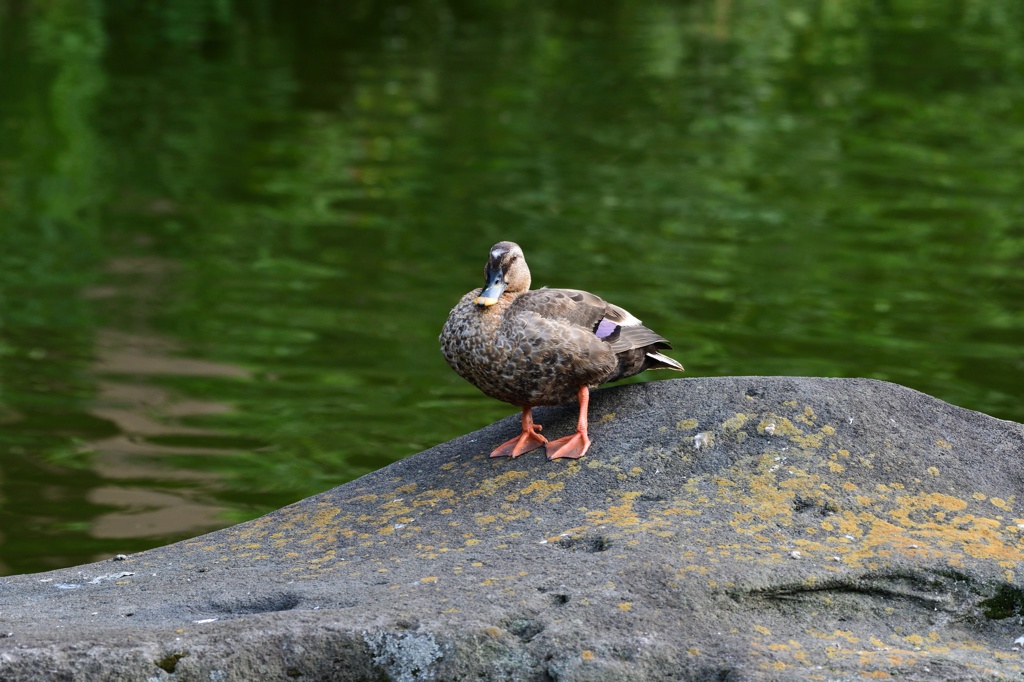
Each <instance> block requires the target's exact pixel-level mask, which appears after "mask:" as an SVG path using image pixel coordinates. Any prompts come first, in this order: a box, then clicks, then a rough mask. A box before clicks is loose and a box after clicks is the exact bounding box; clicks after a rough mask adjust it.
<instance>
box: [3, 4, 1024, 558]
mask: <svg viewBox="0 0 1024 682" xmlns="http://www.w3.org/2000/svg"><path fill="white" fill-rule="evenodd" d="M958 8H959V9H957V10H956V11H947V9H943V8H939V7H938V6H936V7H934V8H933V7H931V6H926V5H922V4H921V3H916V2H903V1H895V2H889V3H883V4H881V5H879V4H878V3H870V2H850V3H819V4H817V5H815V4H813V3H812V4H810V5H808V4H806V3H802V2H786V3H783V4H782V5H767V4H766V5H764V6H761V5H757V4H744V5H741V4H737V3H730V2H719V1H714V0H707V1H700V2H694V3H689V4H687V5H685V6H680V5H678V3H669V2H652V3H624V2H621V3H620V2H611V3H604V4H601V5H599V6H594V5H587V6H574V5H572V4H569V5H564V6H559V7H558V8H544V7H524V8H517V9H516V11H515V12H505V11H502V10H500V9H499V8H496V7H485V6H483V5H480V6H476V7H469V6H464V5H444V6H439V5H437V4H436V3H417V2H411V3H407V4H405V5H402V6H393V5H388V4H386V3H381V4H373V3H369V4H367V3H335V2H326V1H320V0H311V1H310V2H303V3H286V2H277V1H276V0H270V1H268V2H264V3H256V4H254V5H246V6H245V7H234V6H229V5H227V4H225V3H220V2H214V1H213V0H210V1H209V2H207V1H205V0H200V1H198V2H193V3H188V4H187V5H179V4H175V5H174V6H173V7H171V6H170V5H169V6H168V7H166V8H163V9H160V8H153V9H151V10H147V11H136V10H135V9H133V8H128V7H122V6H120V5H118V4H116V3H103V2H95V3H76V2H53V3H44V4H35V5H31V6H29V5H27V4H25V3H15V4H13V5H12V4H10V3H8V4H0V72H2V73H4V78H3V80H2V82H0V88H2V89H3V92H2V93H0V94H2V95H3V96H2V97H0V130H2V131H3V134H0V238H2V242H3V247H4V248H3V249H0V572H18V571H30V570H40V569H43V568H47V567H52V566H57V565H65V564H71V563H76V562H80V561H84V560H88V559H91V558H97V557H102V556H105V555H109V554H113V553H117V552H130V551H134V550H137V549H141V548H143V547H147V546H151V545H153V544H157V543H160V542H164V541H169V540H172V539H176V538H180V537H182V536H186V535H190V534H194V533H197V532H202V531H203V530H206V529H209V528H213V527H216V526H218V525H223V524H227V523H230V522H233V521H238V520H242V519H245V518H251V517H252V516H254V515H257V514H259V513H262V512H264V511H267V510H269V509H272V508H274V507H277V506H281V505H283V504H285V503H288V502H290V501H293V500H295V499H298V498H299V497H303V496H305V495H309V494H312V493H314V492H317V491H319V490H323V489H326V488H328V487H330V486H332V485H336V484H338V483H341V482H343V481H345V480H348V479H350V478H352V477H355V476H357V475H359V474H361V473H363V472H366V471H369V470H372V469H375V468H378V467H380V466H383V465H385V464H387V463H389V462H391V461H394V460H396V459H398V458H401V457H404V456H407V455H408V454H411V453H414V452H417V451H419V450H422V449H424V448H426V447H429V446H430V445H433V444H434V443H437V442H440V441H443V440H447V439H449V438H452V437H455V436H457V435H460V434H462V433H465V432H467V431H470V430H472V429H475V428H478V427H480V426H483V425H485V424H487V423H489V422H491V421H493V420H494V419H496V418H498V417H501V416H505V415H507V414H510V413H511V411H512V410H510V408H508V406H505V405H502V404H500V403H497V402H495V401H490V400H488V399H487V398H485V397H483V396H481V395H480V394H479V393H478V392H477V391H476V390H475V389H473V388H472V387H471V386H469V385H468V384H465V383H464V382H462V381H461V380H460V379H458V377H456V376H454V375H452V374H451V373H450V372H449V371H448V369H447V368H446V366H445V365H444V362H443V361H442V360H441V358H440V355H439V353H438V352H437V342H436V338H437V333H438V331H439V328H440V325H441V324H442V323H443V321H444V319H445V315H446V314H447V311H448V309H449V308H450V307H451V306H452V305H453V304H454V302H455V301H456V300H457V299H458V297H459V296H460V295H461V294H462V293H464V292H465V291H466V290H468V289H469V288H471V287H473V286H476V285H477V284H478V280H479V277H480V270H481V266H482V263H481V262H480V254H481V253H482V252H483V250H484V249H486V248H487V247H488V246H490V245H491V244H493V243H494V242H496V241H498V240H499V239H513V240H515V241H517V242H519V243H521V244H522V245H523V246H524V248H525V249H526V250H527V251H528V252H529V254H530V263H531V268H532V269H533V271H534V276H535V280H536V283H537V284H538V285H542V284H547V285H551V286H571V287H579V288H583V289H588V290H591V291H594V292H596V293H599V294H601V295H603V296H606V297H607V298H609V299H611V300H615V301H618V302H620V303H621V304H623V305H624V306H625V307H627V308H628V309H630V310H632V311H634V312H636V313H637V314H638V315H640V316H641V317H642V318H643V319H644V320H645V321H646V322H647V323H649V324H650V325H651V326H652V327H654V328H656V329H658V330H659V331H660V332H662V333H664V334H665V335H666V336H668V337H669V338H671V339H673V340H674V341H675V344H676V348H677V351H678V352H677V353H676V355H677V357H679V358H681V359H682V360H683V361H684V364H685V365H686V367H687V370H688V373H689V374H690V375H715V374H802V375H821V376H871V377H876V378H884V379H889V380H893V381H898V382H900V383H904V384H907V385H909V386H912V387H914V388H918V389H920V390H923V391H926V392H929V393H932V394H934V395H937V396H939V397H942V398H944V399H946V400H949V401H951V402H954V403H957V404H961V405H964V406H967V407H972V408H975V409H981V410H984V411H986V412H989V413H992V414H996V415H997V416H1001V417H1004V418H1011V419H1016V420H1024V407H1022V405H1021V403H1020V401H1019V394H1020V386H1021V385H1024V357H1022V355H1021V353H1020V348H1021V345H1022V341H1024V304H1022V301H1024V230H1022V228H1021V224H1022V223H1021V204H1020V197H1021V196H1024V188H1022V187H1021V182H1022V180H1021V178H1022V177H1024V167H1022V165H1021V163H1022V162H1021V159H1024V153H1022V152H1024V149H1022V148H1021V147H1022V144H1024V143H1022V141H1021V137H1020V134H1019V130H1020V129H1021V125H1022V123H1024V121H1022V120H1021V115H1020V112H1021V111H1024V77H1022V76H1021V74H1024V51H1022V49H1021V47H1020V46H1021V45H1024V40H1022V39H1021V38H1022V36H1020V35H1019V32H1020V28H1019V27H1020V26H1022V25H1024V15H1022V12H1024V10H1022V9H1021V6H1020V5H1019V3H1014V2H1012V0H997V1H986V2H974V1H973V0H972V1H969V2H966V3H961V4H960V5H958ZM921 55H928V58H927V59H922V58H921Z"/></svg>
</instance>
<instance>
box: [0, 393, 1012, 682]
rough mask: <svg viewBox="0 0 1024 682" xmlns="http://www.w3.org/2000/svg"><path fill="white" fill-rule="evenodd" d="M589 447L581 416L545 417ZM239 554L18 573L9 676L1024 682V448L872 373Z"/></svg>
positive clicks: (535, 457) (456, 457)
mask: <svg viewBox="0 0 1024 682" xmlns="http://www.w3.org/2000/svg"><path fill="white" fill-rule="evenodd" d="M536 413H537V419H538V422H539V423H542V424H544V425H545V426H546V429H545V434H548V435H549V436H551V435H554V436H559V435H563V434H565V433H568V432H569V431H570V429H571V428H572V426H573V424H574V420H575V406H574V405H569V406H563V407H558V408H551V409H543V408H541V409H538V410H537V411H536ZM590 416H591V425H592V426H591V436H592V438H593V441H594V445H593V447H592V448H591V450H590V452H589V453H588V455H587V457H586V458H584V459H583V460H580V461H579V462H571V461H564V460H560V461H556V462H547V461H546V460H545V459H544V457H543V455H542V454H541V453H540V452H533V453H530V454H527V455H524V456H522V457H520V458H518V459H516V460H508V459H501V460H490V459H488V458H487V456H486V453H487V452H489V451H490V449H491V448H492V447H493V446H494V445H495V444H497V443H499V442H501V441H504V440H506V439H508V438H510V437H511V436H512V435H514V433H515V432H516V431H517V430H518V416H513V417H509V418H508V419H505V420H502V421H501V422H498V423H497V424H493V425H491V426H489V427H487V428H485V429H482V430H481V431H478V432H476V433H472V434H469V435H467V436H464V437H462V438H458V439H456V440H453V441H450V442H448V443H444V444H442V445H439V446H437V447H435V448H432V449H430V450H427V451H425V452H422V453H420V454H417V455H414V456H412V457H409V458H408V459H405V460H403V461H401V462H398V463H396V464H393V465H391V466H389V467H387V468H385V469H382V470H380V471H377V472H375V473H373V474H370V475H368V476H365V477H363V478H361V479H359V480H356V481H353V482H351V483H348V484H345V485H343V486H340V487H338V488H335V489H334V490H330V491H327V492H325V493H323V494H320V495H317V496H314V497H311V498H309V499H306V500H303V501H301V502H298V503H296V504H294V505H291V506H288V507H285V508H284V509H281V510H278V511H276V512H273V513H271V514H268V515H267V516H264V517H262V518H259V519H256V520H254V521H251V522H248V523H243V524H241V525H238V526H235V527H232V528H228V529H225V530H222V531H218V532H216V533H211V534H209V535H205V536H202V537H198V538H195V539H193V540H188V541H185V542H180V543H177V544H174V545H170V546H168V547H162V548H158V549H154V550H150V551H147V552H142V553H140V554H136V555H133V556H130V557H128V558H126V559H124V560H121V561H108V562H102V563H97V564H90V565H85V566H79V567H75V568H71V569H65V570H59V571H52V572H49V573H44V574H36V575H25V576H14V577H9V578H4V579H0V679H2V680H5V681H16V680H42V679H46V680H76V681H77V680H83V681H84V680H98V679H103V680H140V681H141V680H161V679H166V680H172V679H178V680H193V679H194V680H225V681H227V680H256V679H294V680H319V679H331V680H374V679H390V680H400V681H402V682H409V681H412V680H431V679H438V680H451V679H489V680H538V681H539V680H682V679H693V680H706V679H714V680H745V679H780V680H781V679H785V680H793V679H807V680H816V679H817V680H826V679H837V678H840V679H862V678H887V677H890V676H891V677H898V678H899V679H901V680H905V679H911V680H937V679H938V680H941V679H949V680H954V679H955V680H988V679H1000V678H1003V677H1006V678H1013V679H1019V678H1020V677H1021V675H1022V671H1024V660H1022V654H1021V653H1020V652H1018V651H1016V650H1015V649H1014V640H1015V639H1017V638H1018V637H1019V636H1020V635H1021V634H1024V626H1022V624H1021V623H1022V621H1021V614H1022V609H1024V582H1022V573H1021V572H1022V564H1021V562H1022V560H1024V509H1022V508H1021V507H1022V505H1024V468H1022V466H1021V465H1022V462H1024V426H1022V425H1020V424H1015V423H1011V422H1005V421H1000V420H997V419H994V418H992V417H988V416H986V415H983V414H980V413H977V412H971V411H968V410H964V409H960V408H957V407H953V406H951V405H949V404H946V403H943V402H941V401H939V400H936V399H934V398H930V397H928V396H926V395H923V394H921V393H917V392H915V391H912V390H909V389H906V388H902V387H900V386H896V385H892V384H886V383H882V382H877V381H869V380H860V379H800V378H768V377H739V378H705V379H679V380H672V381H661V382H656V383H647V384H637V385H629V386H622V387H617V388H611V389H605V390H602V391H598V392H596V393H595V394H594V395H593V399H592V402H591V407H590Z"/></svg>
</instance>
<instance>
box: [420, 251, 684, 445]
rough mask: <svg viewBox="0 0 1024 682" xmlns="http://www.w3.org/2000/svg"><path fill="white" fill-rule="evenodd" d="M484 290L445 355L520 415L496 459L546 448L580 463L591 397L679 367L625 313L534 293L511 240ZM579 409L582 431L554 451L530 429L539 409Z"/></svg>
mask: <svg viewBox="0 0 1024 682" xmlns="http://www.w3.org/2000/svg"><path fill="white" fill-rule="evenodd" d="M484 274H485V277H486V282H485V286H484V287H483V288H481V289H475V290H473V291H471V292H469V293H468V294H466V295H465V296H463V297H462V300H460V301H459V303H458V305H456V306H455V307H454V308H453V309H452V311H451V313H450V314H449V315H448V321H447V322H446V323H445V325H444V329H443V330H442V331H441V337H440V339H439V340H440V342H441V352H442V353H443V354H444V357H445V360H447V361H448V364H449V365H451V367H452V369H454V370H455V371H456V372H457V373H458V374H459V375H460V376H462V377H463V378H464V379H466V380H467V381H469V382H470V383H472V384H473V385H474V386H476V387H477V388H479V389H480V390H481V391H483V392H484V393H486V394H487V395H489V396H491V397H492V398H497V399H498V400H502V401H504V402H507V403H511V404H513V405H517V406H519V407H521V408H522V409H523V417H522V419H523V432H522V434H521V435H520V436H519V437H517V438H514V439H512V440H511V441H509V442H508V443H504V444H502V445H501V446H499V447H498V448H496V449H495V450H494V452H492V453H491V456H492V457H499V456H511V457H517V456H518V455H521V454H522V453H524V452H527V451H529V450H532V449H535V448H537V447H540V446H542V445H545V444H546V445H547V455H548V459H556V458H558V457H572V458H578V457H582V456H583V454H584V453H585V452H586V450H587V448H588V447H589V446H590V440H589V438H588V437H587V415H586V412H587V404H588V400H589V389H590V388H596V387H597V386H599V385H601V384H603V383H605V382H608V381H616V380H618V379H624V378H626V377H630V376H633V375H634V374H639V373H640V372H642V371H644V370H645V369H660V368H665V369H676V370H682V369H683V367H682V365H680V364H679V363H678V362H676V361H675V360H673V359H672V358H670V357H668V356H667V355H662V354H661V353H660V352H658V349H661V348H671V346H670V345H669V342H668V341H667V340H666V339H665V338H663V337H661V336H659V335H658V334H656V333H655V332H653V331H651V330H650V329H648V328H647V327H644V326H643V325H642V324H641V323H640V320H638V319H636V318H635V317H633V316H632V315H630V314H629V313H628V312H627V311H626V310H624V309H622V308H620V307H618V306H616V305H612V304H611V303H607V302H606V301H604V300H602V299H601V298H599V297H598V296H595V295H594V294H591V293H588V292H586V291H577V290H575V289H546V288H545V289H537V290H534V291H530V269H529V268H528V267H527V265H526V259H525V258H524V257H523V251H522V249H521V248H519V246H518V245H517V244H515V243H513V242H499V243H497V244H495V245H494V246H493V247H492V248H491V253H490V257H489V258H488V261H487V266H486V268H485V271H484ZM573 398H577V399H579V401H580V417H579V423H578V425H577V431H576V433H575V434H573V435H572V436H568V437H566V438H562V439H559V440H557V441H552V442H550V443H548V442H547V440H546V439H545V438H544V437H543V436H541V435H540V434H539V433H538V432H539V431H540V429H541V427H540V426H539V425H536V424H534V423H533V415H532V408H533V407H534V406H535V405H559V404H561V403H565V402H568V401H570V400H572V399H573Z"/></svg>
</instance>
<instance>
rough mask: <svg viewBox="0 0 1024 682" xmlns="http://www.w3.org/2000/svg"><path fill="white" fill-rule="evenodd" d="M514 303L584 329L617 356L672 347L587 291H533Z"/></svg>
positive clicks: (637, 320)
mask: <svg viewBox="0 0 1024 682" xmlns="http://www.w3.org/2000/svg"><path fill="white" fill-rule="evenodd" d="M516 304H518V305H522V306H523V308H524V309H525V310H530V311H532V312H534V313H537V314H538V315H540V316H542V317H545V318H547V319H551V320H560V321H563V322H565V323H567V324H570V325H572V326H574V327H577V328H579V329H581V330H586V331H588V332H590V333H592V334H594V335H595V336H597V338H599V339H601V340H602V341H604V342H605V343H607V344H609V345H610V346H611V350H612V351H613V352H615V353H616V354H618V353H623V352H626V351H630V350H633V349H636V348H644V347H647V346H654V347H655V348H671V347H672V346H671V344H670V343H669V342H668V339H666V338H665V337H663V336H661V335H660V334H657V333H656V332H654V331H652V330H650V329H648V328H647V327H645V326H643V323H641V322H640V320H639V319H637V318H636V317H634V316H633V315H632V314H630V312H629V311H628V310H626V309H625V308H621V307H619V306H617V305H615V304H613V303H608V302H607V301H605V300H604V299H603V298H601V297H600V296H596V295H594V294H592V293H590V292H589V291H580V290H579V289H534V290H533V291H530V292H528V293H526V294H523V295H522V296H520V297H519V299H518V300H517V301H516ZM651 350H652V351H653V350H654V349H653V348H652V349H651ZM659 355H660V354H659ZM662 357H664V356H662Z"/></svg>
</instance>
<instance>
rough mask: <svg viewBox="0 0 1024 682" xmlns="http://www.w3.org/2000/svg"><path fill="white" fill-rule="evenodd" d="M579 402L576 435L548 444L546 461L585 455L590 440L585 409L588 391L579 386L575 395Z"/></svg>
mask: <svg viewBox="0 0 1024 682" xmlns="http://www.w3.org/2000/svg"><path fill="white" fill-rule="evenodd" d="M576 396H577V398H579V401H580V417H579V420H578V421H577V422H576V433H574V434H572V435H571V436H566V437H565V438H559V439H558V440H553V441H551V442H550V443H548V446H547V453H548V459H559V458H562V457H568V458H569V459H579V458H580V457H582V456H583V455H584V454H586V452H587V449H588V448H589V447H590V438H588V437H587V409H588V408H589V406H590V389H588V388H587V387H586V386H580V390H579V392H578V393H577V394H576Z"/></svg>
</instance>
